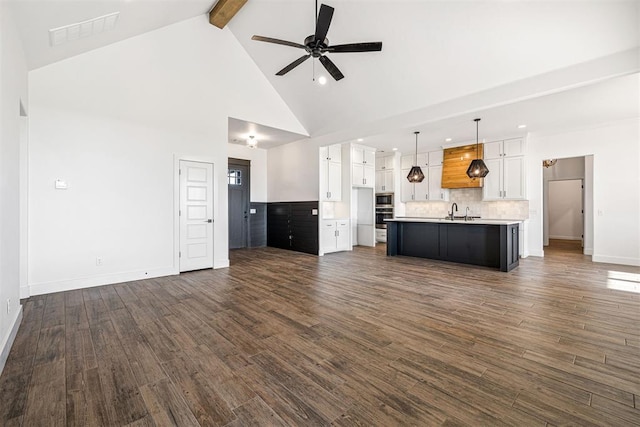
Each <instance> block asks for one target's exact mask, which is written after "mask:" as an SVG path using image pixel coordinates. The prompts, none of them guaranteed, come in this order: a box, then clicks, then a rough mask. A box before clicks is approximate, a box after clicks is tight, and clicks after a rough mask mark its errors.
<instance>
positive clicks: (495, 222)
mask: <svg viewBox="0 0 640 427" xmlns="http://www.w3.org/2000/svg"><path fill="white" fill-rule="evenodd" d="M385 222H434V223H440V224H467V225H474V224H477V225H513V224H519V223H520V222H522V220H517V219H482V218H473V219H471V220H467V221H465V220H464V219H457V218H456V219H454V220H453V221H452V220H450V219H446V218H424V217H409V216H400V217H396V218H393V219H385Z"/></svg>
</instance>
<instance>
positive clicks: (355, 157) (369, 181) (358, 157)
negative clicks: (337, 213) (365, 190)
mask: <svg viewBox="0 0 640 427" xmlns="http://www.w3.org/2000/svg"><path fill="white" fill-rule="evenodd" d="M375 166H376V150H374V149H373V148H369V147H362V146H356V145H354V146H352V147H351V168H352V180H351V185H353V186H354V187H371V188H374V187H375V182H376V172H375V171H376V168H375Z"/></svg>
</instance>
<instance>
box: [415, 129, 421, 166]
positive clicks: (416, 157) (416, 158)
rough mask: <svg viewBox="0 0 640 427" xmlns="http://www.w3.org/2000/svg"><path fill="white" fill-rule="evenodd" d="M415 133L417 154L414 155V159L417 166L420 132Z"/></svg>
mask: <svg viewBox="0 0 640 427" xmlns="http://www.w3.org/2000/svg"><path fill="white" fill-rule="evenodd" d="M414 133H415V134H416V156H415V157H414V160H415V163H414V164H415V165H416V166H418V134H419V133H420V132H418V131H415V132H414Z"/></svg>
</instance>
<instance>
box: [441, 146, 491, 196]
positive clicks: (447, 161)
mask: <svg viewBox="0 0 640 427" xmlns="http://www.w3.org/2000/svg"><path fill="white" fill-rule="evenodd" d="M483 156H484V144H478V147H477V151H476V144H475V143H474V144H469V145H463V146H460V147H452V148H445V150H444V160H443V162H442V188H482V184H483V181H484V180H483V179H482V178H469V177H468V176H467V168H468V167H469V164H470V163H471V161H472V160H474V159H476V158H479V159H482V158H483Z"/></svg>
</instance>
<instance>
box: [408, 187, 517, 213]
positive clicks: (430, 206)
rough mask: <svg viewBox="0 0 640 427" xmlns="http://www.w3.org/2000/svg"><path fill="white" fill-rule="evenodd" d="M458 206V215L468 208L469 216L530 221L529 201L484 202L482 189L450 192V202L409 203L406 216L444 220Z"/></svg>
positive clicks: (461, 189) (460, 189)
mask: <svg viewBox="0 0 640 427" xmlns="http://www.w3.org/2000/svg"><path fill="white" fill-rule="evenodd" d="M454 202H455V203H457V204H458V212H456V215H464V214H465V210H466V208H467V206H468V207H469V215H473V216H480V217H482V218H485V219H515V220H525V219H529V201H528V200H501V201H495V202H483V201H482V189H481V188H459V189H451V190H449V201H448V202H409V203H407V204H406V208H405V215H406V216H413V217H426V218H444V217H445V216H446V215H447V213H448V212H449V210H450V209H451V204H452V203H454Z"/></svg>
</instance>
